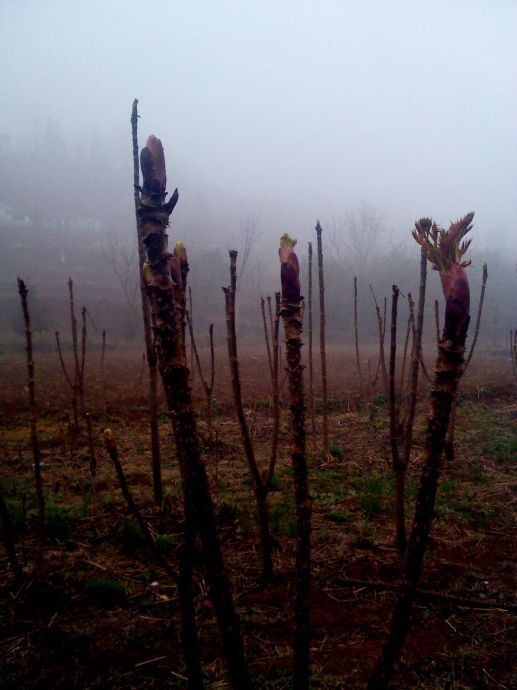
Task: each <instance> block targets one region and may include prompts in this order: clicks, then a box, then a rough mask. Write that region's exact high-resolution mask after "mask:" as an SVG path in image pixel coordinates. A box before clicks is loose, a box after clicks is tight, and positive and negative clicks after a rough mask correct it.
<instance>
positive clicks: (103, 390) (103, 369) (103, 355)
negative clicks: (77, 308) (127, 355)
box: [101, 329, 106, 423]
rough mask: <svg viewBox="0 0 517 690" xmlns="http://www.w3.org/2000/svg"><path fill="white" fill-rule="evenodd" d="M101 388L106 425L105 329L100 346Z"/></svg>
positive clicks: (103, 416)
mask: <svg viewBox="0 0 517 690" xmlns="http://www.w3.org/2000/svg"><path fill="white" fill-rule="evenodd" d="M101 386H102V418H103V420H104V423H106V329H104V330H103V331H102V345H101Z"/></svg>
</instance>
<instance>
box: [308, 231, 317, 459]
mask: <svg viewBox="0 0 517 690" xmlns="http://www.w3.org/2000/svg"><path fill="white" fill-rule="evenodd" d="M308 264H309V284H308V292H309V295H308V302H307V306H308V311H309V414H310V417H311V438H312V452H313V453H315V452H316V419H315V416H314V360H313V354H312V242H309V259H308Z"/></svg>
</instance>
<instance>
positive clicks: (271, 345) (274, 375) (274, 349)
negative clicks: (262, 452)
mask: <svg viewBox="0 0 517 690" xmlns="http://www.w3.org/2000/svg"><path fill="white" fill-rule="evenodd" d="M267 306H268V314H269V331H268V324H267V319H266V309H265V301H264V298H263V297H261V298H260V311H261V313H262V325H263V326H264V338H265V341H266V349H267V356H268V363H269V374H270V377H271V393H272V412H273V432H272V435H271V451H270V454H269V466H268V470H267V478H266V480H265V483H266V488H267V489H269V486H270V484H271V480H272V479H273V474H274V473H275V466H276V459H277V454H278V433H279V430H280V404H279V391H278V330H279V319H280V293H279V292H277V293H275V316H274V317H273V307H272V303H271V296H270V295H268V297H267ZM270 337H271V342H270Z"/></svg>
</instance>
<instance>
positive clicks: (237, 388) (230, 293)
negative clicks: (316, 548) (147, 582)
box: [223, 250, 273, 583]
mask: <svg viewBox="0 0 517 690" xmlns="http://www.w3.org/2000/svg"><path fill="white" fill-rule="evenodd" d="M229 254H230V285H229V286H228V287H225V288H223V292H224V300H225V313H226V331H227V344H228V359H229V362H230V371H231V377H232V392H233V401H234V405H235V413H236V415H237V421H238V422H239V429H240V432H241V440H242V445H243V448H244V453H245V456H246V461H247V463H248V470H249V473H250V478H251V481H252V484H253V491H254V494H255V501H256V504H257V512H258V519H259V527H260V539H261V551H262V581H263V582H264V583H265V582H268V581H269V580H270V579H271V576H272V574H273V561H272V557H271V554H272V545H273V540H272V538H271V533H270V528H269V515H268V510H267V474H266V476H265V477H264V478H263V477H262V476H261V472H260V469H259V466H258V463H257V460H256V457H255V451H254V449H253V443H252V440H251V434H250V431H249V427H248V422H247V420H246V416H245V414H244V406H243V403H242V387H241V380H240V372H239V357H238V352H237V332H236V326H235V288H236V285H237V251H235V250H230V252H229Z"/></svg>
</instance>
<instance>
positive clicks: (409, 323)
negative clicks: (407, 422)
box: [397, 292, 413, 420]
mask: <svg viewBox="0 0 517 690" xmlns="http://www.w3.org/2000/svg"><path fill="white" fill-rule="evenodd" d="M407 299H408V304H411V303H412V297H411V293H410V292H408V296H407ZM412 324H413V310H412V309H409V313H408V319H407V325H406V337H405V338H404V354H403V355H402V367H401V369H400V380H399V392H398V404H397V419H399V420H400V409H401V407H402V398H403V397H404V395H403V393H404V382H405V377H406V362H407V351H408V344H409V336H410V333H411V326H412Z"/></svg>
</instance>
